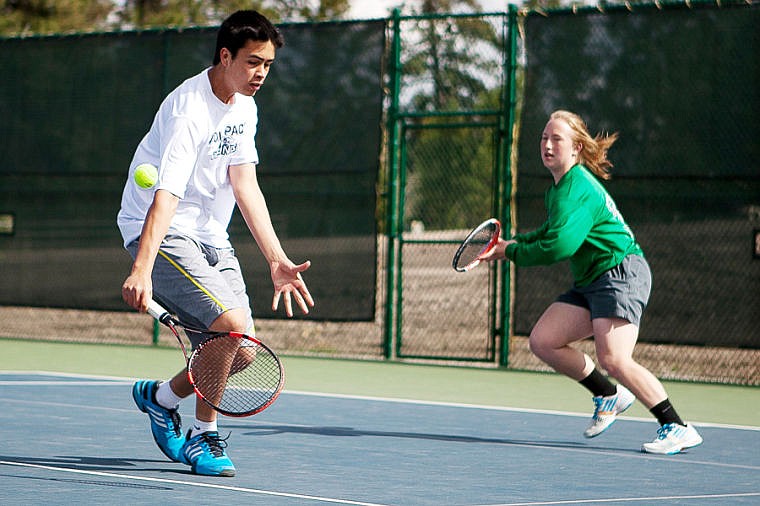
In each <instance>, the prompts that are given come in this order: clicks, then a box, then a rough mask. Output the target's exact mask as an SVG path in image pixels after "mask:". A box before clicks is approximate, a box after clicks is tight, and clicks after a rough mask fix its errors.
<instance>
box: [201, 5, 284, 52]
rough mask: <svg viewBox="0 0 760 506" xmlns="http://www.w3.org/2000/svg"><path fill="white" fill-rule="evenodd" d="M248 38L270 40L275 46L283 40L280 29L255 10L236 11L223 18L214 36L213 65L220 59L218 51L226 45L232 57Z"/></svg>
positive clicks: (280, 45) (282, 42)
mask: <svg viewBox="0 0 760 506" xmlns="http://www.w3.org/2000/svg"><path fill="white" fill-rule="evenodd" d="M249 40H255V41H258V42H266V41H270V42H271V43H272V44H274V46H275V47H278V48H279V47H282V45H283V44H284V43H285V40H284V39H283V38H282V34H281V33H280V31H279V30H278V29H277V28H276V27H275V26H274V25H273V24H272V23H271V22H270V21H269V20H268V19H267V18H265V17H264V16H263V15H261V14H259V13H258V12H256V11H237V12H235V13H234V14H232V15H230V17H228V18H227V19H225V20H224V22H223V23H222V26H221V27H220V28H219V33H218V34H217V36H216V52H215V53H214V65H216V64H217V63H219V62H220V61H221V57H220V56H219V52H220V51H221V50H222V48H224V47H226V48H227V49H229V50H230V52H231V53H232V56H233V57H234V56H235V55H237V52H238V49H240V48H241V47H243V46H245V45H246V43H247V42H248V41H249Z"/></svg>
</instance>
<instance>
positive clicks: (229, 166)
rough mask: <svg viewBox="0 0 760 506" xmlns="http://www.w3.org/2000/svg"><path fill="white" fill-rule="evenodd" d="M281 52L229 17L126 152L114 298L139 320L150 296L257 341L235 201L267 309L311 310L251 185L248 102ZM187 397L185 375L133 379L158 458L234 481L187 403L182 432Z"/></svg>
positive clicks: (208, 429) (251, 107)
mask: <svg viewBox="0 0 760 506" xmlns="http://www.w3.org/2000/svg"><path fill="white" fill-rule="evenodd" d="M282 45H283V39H282V35H281V34H280V32H279V31H278V30H277V29H276V28H275V27H274V25H272V23H271V22H269V20H267V19H266V18H265V17H264V16H262V15H261V14H259V13H258V12H255V11H238V12H236V13H234V14H232V15H231V16H230V17H229V18H227V19H226V20H225V21H224V23H222V26H221V28H220V29H219V32H218V35H217V44H216V50H215V53H214V59H213V65H212V66H211V67H209V68H207V69H205V70H203V71H202V72H200V73H199V74H197V75H195V76H194V77H191V78H189V79H187V80H186V81H185V82H184V83H182V84H181V85H179V86H178V87H177V88H176V89H175V90H174V91H172V92H171V93H170V94H169V95H168V96H167V97H166V98H165V99H164V101H163V102H162V104H161V106H160V107H159V110H158V112H157V113H156V116H155V119H154V121H153V124H152V126H151V128H150V130H149V131H148V133H147V135H146V136H145V137H144V138H143V139H142V141H141V142H140V143H139V145H138V147H137V149H136V151H135V154H134V157H133V159H132V163H131V165H130V171H129V177H128V179H127V183H126V185H125V187H124V192H123V195H122V200H121V209H120V211H119V215H118V225H119V229H120V230H121V234H122V237H123V239H124V246H125V247H126V249H127V250H128V251H129V252H130V254H131V255H132V257H133V259H134V263H133V265H132V270H131V272H130V274H129V276H128V277H127V278H126V280H125V281H124V283H123V285H122V296H123V298H124V300H125V301H126V302H127V304H129V305H130V306H132V307H133V308H135V309H137V310H139V311H142V312H145V311H146V310H147V308H148V304H149V302H150V301H151V300H152V297H153V295H154V294H155V295H156V297H157V299H158V300H160V302H161V303H162V304H163V305H164V306H165V307H166V309H168V310H169V311H171V312H172V313H174V314H176V315H178V317H179V319H180V320H182V321H183V322H186V323H188V324H190V325H192V326H194V327H197V328H202V329H209V330H212V331H219V332H231V331H234V332H240V333H246V334H249V335H254V332H253V317H252V312H251V309H250V303H249V299H248V295H247V294H246V287H245V282H244V280H243V277H242V273H241V270H240V264H239V262H238V259H237V257H236V255H235V252H234V250H233V249H232V246H231V244H230V241H229V238H228V234H227V227H228V225H229V222H230V218H231V216H232V211H233V208H234V207H235V205H237V207H238V209H239V210H240V212H241V214H242V216H243V218H244V219H245V222H246V224H247V225H248V228H249V229H250V232H251V234H252V235H253V237H254V238H255V240H256V242H257V244H258V246H259V248H260V249H261V251H262V253H263V255H264V256H265V257H266V260H267V262H268V263H269V266H270V273H271V277H272V282H273V284H274V297H273V299H272V309H274V310H276V309H277V306H278V304H279V302H280V300H281V299H282V300H283V301H284V305H285V312H286V313H287V315H288V316H292V315H293V308H292V299H295V302H296V304H297V305H298V306H299V307H300V309H301V311H303V312H304V313H308V312H309V307H310V306H313V305H314V301H313V300H312V297H311V295H310V294H309V291H308V289H307V288H306V284H305V283H304V281H303V279H302V277H301V273H302V272H303V271H305V270H306V269H308V268H309V265H310V264H309V262H304V263H302V264H300V265H296V264H294V263H293V262H292V261H291V260H290V259H289V258H288V256H287V255H286V254H285V252H284V251H283V249H282V247H281V245H280V242H279V240H278V238H277V235H276V234H275V231H274V228H273V227H272V222H271V219H270V215H269V211H268V209H267V205H266V201H265V199H264V196H263V195H262V192H261V189H260V187H259V185H258V181H257V177H256V164H257V163H258V162H259V159H258V153H257V150H256V144H255V142H254V135H255V134H256V128H257V108H256V103H255V102H254V99H253V95H254V94H255V93H256V92H257V91H258V90H259V88H260V87H261V86H262V85H263V84H264V80H265V79H266V77H267V75H268V73H269V70H270V66H271V65H272V62H273V61H274V59H275V51H276V48H279V47H281V46H282ZM145 163H149V164H152V165H154V166H155V167H157V168H158V179H157V182H156V183H155V185H154V186H152V187H151V188H147V189H146V188H144V187H143V186H145V185H144V184H143V185H142V186H140V185H138V184H137V183H136V182H135V180H134V177H133V175H134V172H135V169H136V167H137V166H139V165H141V164H145ZM198 344H199V343H198V342H197V341H196V342H193V345H194V346H197V345H198ZM228 367H229V366H228ZM192 393H193V388H192V385H191V384H190V381H189V380H188V377H187V375H186V373H185V371H181V372H179V373H178V374H177V375H175V376H174V377H173V378H172V379H171V380H170V381H165V382H160V381H138V382H137V383H135V385H134V387H133V389H132V396H133V398H134V401H135V403H136V404H137V407H138V408H139V409H140V410H141V411H143V412H145V413H147V414H148V416H149V418H150V424H151V432H152V434H153V438H154V440H155V441H156V444H157V445H158V447H159V448H160V449H161V451H162V452H163V453H164V454H165V455H166V456H167V457H169V458H170V459H171V460H174V461H177V462H183V463H185V464H188V465H190V466H191V468H192V471H193V472H194V473H197V474H203V475H211V476H234V474H235V466H234V465H233V464H232V461H231V460H230V458H229V457H228V456H227V453H226V451H225V448H226V446H227V443H226V440H225V439H222V438H220V437H219V433H218V430H217V413H216V411H214V410H213V409H212V408H211V407H210V406H208V405H206V404H205V403H204V402H201V401H198V400H197V401H196V406H195V421H194V423H193V426H192V427H191V428H190V429H189V431H188V432H187V435H186V436H184V435H183V433H182V429H181V427H180V425H181V421H180V418H179V414H178V412H177V406H178V405H179V402H180V400H181V399H183V398H185V397H188V396H190V395H191V394H192Z"/></svg>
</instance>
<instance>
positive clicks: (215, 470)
mask: <svg viewBox="0 0 760 506" xmlns="http://www.w3.org/2000/svg"><path fill="white" fill-rule="evenodd" d="M226 447H227V438H224V439H222V438H220V437H219V433H218V432H216V431H209V432H203V433H202V434H198V435H197V436H195V437H194V438H190V432H188V433H187V441H185V446H183V447H182V455H183V456H184V458H185V464H190V466H191V467H192V469H193V472H194V473H195V474H204V475H206V476H235V466H234V465H233V464H232V461H231V460H230V459H229V457H227V454H226V453H225V452H224V449H225V448H226Z"/></svg>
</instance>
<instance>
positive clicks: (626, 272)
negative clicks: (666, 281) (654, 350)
mask: <svg viewBox="0 0 760 506" xmlns="http://www.w3.org/2000/svg"><path fill="white" fill-rule="evenodd" d="M651 289H652V272H651V271H650V269H649V264H648V263H647V261H646V259H645V258H644V257H643V256H641V255H628V256H627V257H625V258H624V259H623V261H622V262H620V264H618V265H617V266H615V267H613V268H612V269H610V270H608V271H607V272H605V273H603V274H602V275H601V276H599V277H598V278H596V279H595V280H594V281H592V282H591V284H589V285H587V286H584V287H577V286H574V287H573V288H572V289H570V290H568V291H567V292H565V293H563V294H562V295H560V296H559V297H557V302H565V303H567V304H572V305H574V306H580V307H583V308H586V309H588V310H589V311H590V312H591V319H592V320H594V319H596V318H615V317H617V318H623V319H624V320H628V321H629V322H631V323H633V324H634V325H636V326H637V327H638V326H640V323H641V315H642V313H643V312H644V308H645V307H646V306H647V302H648V301H649V293H650V291H651Z"/></svg>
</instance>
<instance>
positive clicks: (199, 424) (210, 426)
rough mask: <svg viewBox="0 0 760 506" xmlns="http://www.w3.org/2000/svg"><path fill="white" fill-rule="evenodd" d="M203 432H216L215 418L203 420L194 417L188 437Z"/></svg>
mask: <svg viewBox="0 0 760 506" xmlns="http://www.w3.org/2000/svg"><path fill="white" fill-rule="evenodd" d="M204 432H217V427H216V420H214V421H213V422H204V421H203V420H198V419H197V418H196V419H195V421H194V422H193V428H192V430H191V431H190V437H191V438H194V437H195V436H197V435H198V434H203V433H204Z"/></svg>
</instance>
